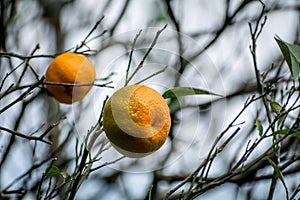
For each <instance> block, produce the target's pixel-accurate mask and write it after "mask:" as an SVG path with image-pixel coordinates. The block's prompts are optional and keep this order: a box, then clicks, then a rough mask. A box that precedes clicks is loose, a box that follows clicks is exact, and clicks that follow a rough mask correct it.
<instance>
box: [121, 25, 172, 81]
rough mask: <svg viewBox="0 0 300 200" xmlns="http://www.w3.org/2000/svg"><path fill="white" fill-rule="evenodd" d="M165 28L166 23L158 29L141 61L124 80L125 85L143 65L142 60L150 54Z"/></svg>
mask: <svg viewBox="0 0 300 200" xmlns="http://www.w3.org/2000/svg"><path fill="white" fill-rule="evenodd" d="M166 28H167V24H166V25H165V26H164V27H163V28H162V29H160V30H159V31H157V33H156V35H155V37H154V39H153V41H152V43H151V45H150V47H149V48H148V50H147V52H146V53H145V55H144V57H143V58H142V60H141V62H140V63H139V64H138V66H137V68H136V69H135V70H134V71H133V73H132V74H131V76H130V77H129V78H128V79H127V81H126V84H125V85H127V84H128V83H129V82H130V81H131V79H132V78H133V77H134V75H135V74H136V73H137V72H138V71H139V70H140V69H141V68H142V67H143V65H144V62H145V60H146V58H147V57H148V55H149V54H150V52H151V51H152V49H153V47H154V46H155V44H156V42H157V40H158V37H159V35H160V34H161V33H162V32H163V30H165V29H166Z"/></svg>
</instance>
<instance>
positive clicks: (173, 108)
mask: <svg viewBox="0 0 300 200" xmlns="http://www.w3.org/2000/svg"><path fill="white" fill-rule="evenodd" d="M182 104H183V99H182V98H178V99H176V98H174V99H172V100H171V101H170V103H169V105H168V106H169V109H170V113H171V114H174V113H175V112H177V111H178V110H180V109H181V106H182Z"/></svg>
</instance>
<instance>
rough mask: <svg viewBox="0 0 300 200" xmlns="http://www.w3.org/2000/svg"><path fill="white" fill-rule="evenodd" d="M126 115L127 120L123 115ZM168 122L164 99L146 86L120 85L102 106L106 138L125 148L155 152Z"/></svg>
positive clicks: (164, 133) (167, 131) (166, 132)
mask: <svg viewBox="0 0 300 200" xmlns="http://www.w3.org/2000/svg"><path fill="white" fill-rule="evenodd" d="M126 95H128V96H127V97H124V99H122V98H123V96H126ZM114 102H115V103H114ZM114 106H115V107H114ZM115 110H118V111H115ZM114 112H115V113H114ZM126 112H127V114H126ZM124 113H125V114H124ZM119 115H120V116H119ZM122 115H123V116H122ZM126 115H127V117H130V119H129V120H128V119H125V117H126ZM118 121H119V122H118ZM124 121H128V122H129V123H128V122H124ZM170 126H171V119H170V114H169V108H168V105H167V103H166V102H165V100H164V99H163V98H162V96H161V95H160V94H159V93H158V92H157V91H155V90H154V89H152V88H149V87H147V86H143V85H131V86H127V87H124V88H121V89H120V90H118V91H116V92H115V93H114V94H113V95H112V96H111V98H110V99H109V100H108V102H107V104H106V106H105V108H104V113H103V127H104V131H105V133H106V136H107V138H108V139H109V140H110V142H111V143H112V144H113V146H115V147H118V148H119V149H121V150H125V151H127V152H132V153H141V154H145V153H146V154H147V153H152V152H155V151H156V150H158V149H159V148H160V147H161V146H162V145H163V144H164V143H165V141H166V138H167V136H168V133H169V131H170ZM133 132H134V133H133ZM117 150H118V149H117ZM121 153H122V152H121ZM126 156H128V155H126ZM128 157H131V156H130V155H129V156H128Z"/></svg>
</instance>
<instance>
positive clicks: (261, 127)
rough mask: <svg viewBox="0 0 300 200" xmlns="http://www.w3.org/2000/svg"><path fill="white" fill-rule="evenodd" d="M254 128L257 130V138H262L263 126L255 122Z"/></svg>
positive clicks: (257, 121)
mask: <svg viewBox="0 0 300 200" xmlns="http://www.w3.org/2000/svg"><path fill="white" fill-rule="evenodd" d="M255 126H256V128H257V130H258V134H259V136H262V134H263V131H264V129H263V126H262V125H261V122H260V121H259V120H256V122H255Z"/></svg>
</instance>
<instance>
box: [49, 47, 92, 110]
mask: <svg viewBox="0 0 300 200" xmlns="http://www.w3.org/2000/svg"><path fill="white" fill-rule="evenodd" d="M95 79H96V70H95V67H94V65H93V63H91V61H89V60H88V58H87V57H85V56H83V55H79V54H76V53H71V52H68V53H63V54H61V55H59V56H58V57H56V58H55V59H54V60H53V61H52V62H51V63H50V64H49V66H48V69H47V71H46V75H45V81H46V82H51V83H60V84H64V83H67V84H93V83H94V81H95ZM46 88H47V90H48V91H49V93H50V94H51V95H52V96H53V97H54V98H55V99H56V100H57V101H59V102H60V103H65V104H72V103H74V102H77V101H80V100H82V99H83V98H84V97H85V95H86V94H87V93H88V92H89V90H90V89H91V88H92V85H89V86H63V85H51V84H46Z"/></svg>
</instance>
